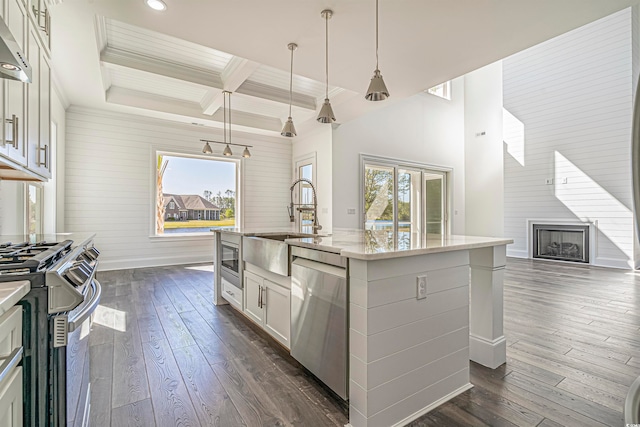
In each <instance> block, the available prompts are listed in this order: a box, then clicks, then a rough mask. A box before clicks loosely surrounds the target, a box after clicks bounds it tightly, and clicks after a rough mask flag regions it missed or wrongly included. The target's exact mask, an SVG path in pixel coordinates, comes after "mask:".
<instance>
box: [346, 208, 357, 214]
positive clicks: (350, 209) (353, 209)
mask: <svg viewBox="0 0 640 427" xmlns="http://www.w3.org/2000/svg"><path fill="white" fill-rule="evenodd" d="M355 214H356V208H347V215H355Z"/></svg>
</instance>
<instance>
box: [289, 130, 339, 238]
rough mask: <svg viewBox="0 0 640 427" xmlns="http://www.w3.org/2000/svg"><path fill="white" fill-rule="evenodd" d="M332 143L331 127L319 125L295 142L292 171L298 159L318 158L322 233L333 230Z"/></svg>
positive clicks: (317, 168) (319, 212) (317, 173)
mask: <svg viewBox="0 0 640 427" xmlns="http://www.w3.org/2000/svg"><path fill="white" fill-rule="evenodd" d="M331 141H332V130H331V125H318V129H315V130H314V131H313V132H311V133H309V134H308V135H303V136H301V137H300V136H298V137H296V138H295V139H294V140H293V163H292V169H294V170H295V164H296V161H297V160H298V159H301V158H304V157H306V156H308V155H311V154H315V157H316V177H315V180H316V181H315V186H316V191H317V192H318V221H319V222H320V225H322V230H321V232H322V233H331V231H332V229H333V215H332V214H333V197H332V190H333V184H332V182H333V179H332V172H333V167H332V164H331V161H332V156H331V145H332V142H331ZM294 176H295V173H294Z"/></svg>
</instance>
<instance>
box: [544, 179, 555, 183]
mask: <svg viewBox="0 0 640 427" xmlns="http://www.w3.org/2000/svg"><path fill="white" fill-rule="evenodd" d="M544 183H545V184H547V185H551V184H553V178H545V180H544Z"/></svg>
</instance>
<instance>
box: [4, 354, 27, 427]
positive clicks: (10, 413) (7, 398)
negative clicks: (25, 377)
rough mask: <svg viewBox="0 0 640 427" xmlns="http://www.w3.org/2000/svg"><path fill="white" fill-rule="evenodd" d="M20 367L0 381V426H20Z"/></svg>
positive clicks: (21, 416)
mask: <svg viewBox="0 0 640 427" xmlns="http://www.w3.org/2000/svg"><path fill="white" fill-rule="evenodd" d="M22 402H23V400H22V367H21V366H17V367H16V368H14V369H13V370H12V372H11V373H10V374H9V375H8V376H7V378H6V379H5V380H4V381H3V382H2V383H0V427H22V423H23V415H22V405H23V403H22Z"/></svg>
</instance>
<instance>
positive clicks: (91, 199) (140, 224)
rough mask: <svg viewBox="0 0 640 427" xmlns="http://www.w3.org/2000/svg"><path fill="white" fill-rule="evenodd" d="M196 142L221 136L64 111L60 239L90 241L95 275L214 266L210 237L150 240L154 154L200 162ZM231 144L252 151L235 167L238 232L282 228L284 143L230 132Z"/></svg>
mask: <svg viewBox="0 0 640 427" xmlns="http://www.w3.org/2000/svg"><path fill="white" fill-rule="evenodd" d="M218 133H220V135H218ZM200 138H207V139H218V140H221V139H222V135H221V132H217V131H216V130H211V129H208V130H204V129H202V128H196V127H193V126H188V125H181V124H177V123H172V122H168V121H163V120H154V119H149V118H143V117H138V116H132V115H124V114H116V113H111V112H106V111H100V110H90V109H80V108H77V107H71V108H70V109H69V110H68V111H67V121H66V156H65V157H66V161H65V200H64V203H65V231H68V232H74V231H76V232H81V231H82V232H96V233H97V237H96V246H97V247H98V248H99V249H100V251H101V257H100V260H101V269H118V268H133V267H144V266H156V265H170V264H182V263H191V262H208V261H213V236H211V237H210V238H209V237H208V236H205V237H199V236H191V237H179V238H176V237H162V238H157V237H156V238H154V237H150V235H151V234H152V231H153V227H154V226H153V220H154V211H153V206H154V204H155V184H154V180H155V178H154V176H155V175H154V174H155V171H154V169H155V159H154V153H155V150H156V149H160V150H165V151H171V152H175V153H185V154H201V151H200V150H201V149H202V143H201V142H200V141H199V139H200ZM233 139H234V142H237V143H241V144H243V143H244V144H250V145H253V148H252V149H251V154H252V157H251V158H250V159H246V160H243V161H242V175H243V178H242V187H241V193H242V195H241V197H242V199H243V216H244V226H247V227H280V226H288V225H289V223H288V216H287V211H286V206H287V204H288V203H289V185H290V183H291V143H290V142H288V141H283V140H280V139H277V138H269V137H264V136H252V137H251V139H246V136H245V135H243V134H240V133H235V132H234V137H233ZM220 148H222V146H218V147H215V148H214V150H215V149H220ZM218 151H219V150H218Z"/></svg>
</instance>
